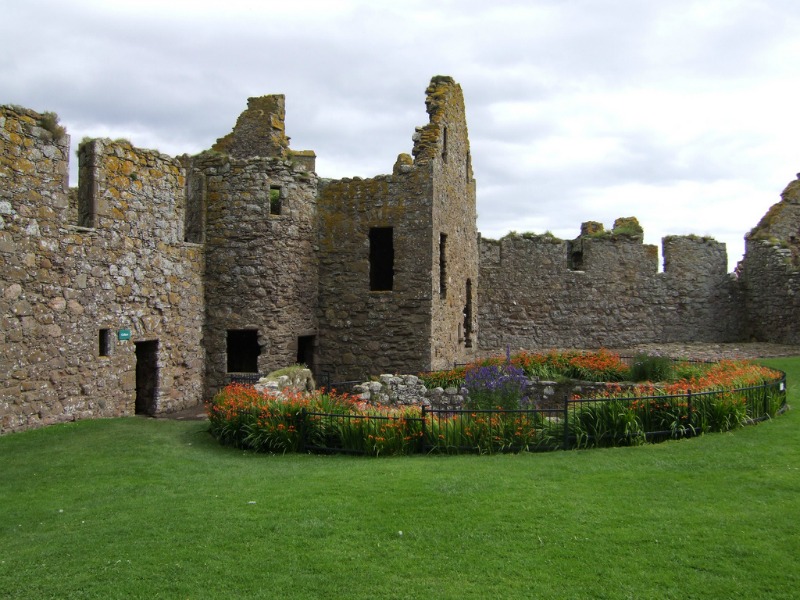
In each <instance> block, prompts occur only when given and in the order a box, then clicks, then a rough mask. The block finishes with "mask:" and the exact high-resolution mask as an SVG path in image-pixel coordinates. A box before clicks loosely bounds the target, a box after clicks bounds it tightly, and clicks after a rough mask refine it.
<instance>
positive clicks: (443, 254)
mask: <svg viewBox="0 0 800 600" xmlns="http://www.w3.org/2000/svg"><path fill="white" fill-rule="evenodd" d="M439 295H440V296H441V297H442V298H446V297H447V234H446V233H440V234H439Z"/></svg>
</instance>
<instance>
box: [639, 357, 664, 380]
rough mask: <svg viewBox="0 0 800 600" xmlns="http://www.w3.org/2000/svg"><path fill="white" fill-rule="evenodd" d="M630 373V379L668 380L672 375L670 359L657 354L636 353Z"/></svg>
mask: <svg viewBox="0 0 800 600" xmlns="http://www.w3.org/2000/svg"><path fill="white" fill-rule="evenodd" d="M630 374H631V381H668V380H670V379H671V377H672V360H671V359H670V358H669V357H668V356H660V355H658V354H637V355H636V356H635V357H634V358H633V366H632V367H631V371H630Z"/></svg>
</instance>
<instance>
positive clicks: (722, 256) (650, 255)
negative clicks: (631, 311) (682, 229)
mask: <svg viewBox="0 0 800 600" xmlns="http://www.w3.org/2000/svg"><path fill="white" fill-rule="evenodd" d="M631 227H632V229H631ZM643 233H644V232H643V231H642V229H641V227H639V225H638V221H637V220H636V219H635V217H628V218H625V219H617V221H616V222H615V227H614V228H613V229H611V230H606V229H605V228H604V227H603V224H602V223H597V222H594V221H590V222H586V223H582V224H581V234H580V235H579V236H578V237H577V238H575V239H574V240H569V241H568V240H561V239H559V238H557V237H555V236H554V235H552V234H550V233H545V234H534V233H523V234H518V233H510V234H508V235H506V236H505V237H503V238H501V239H500V240H492V239H488V238H482V239H481V262H482V265H485V266H486V267H487V268H490V267H493V268H515V266H520V265H524V266H525V268H527V269H530V270H532V271H535V272H538V273H566V272H576V273H585V274H586V275H589V276H602V277H611V278H615V277H651V276H656V275H657V274H658V248H657V247H656V246H654V245H651V244H644V243H643V238H644V235H643ZM662 252H663V256H664V274H665V275H667V276H669V277H670V278H674V279H681V278H693V279H696V278H697V277H701V276H703V275H704V274H705V275H706V276H708V277H711V278H714V279H716V278H719V277H720V276H724V275H725V274H726V268H727V251H726V247H725V244H724V243H721V242H717V241H716V240H714V239H712V238H708V237H700V236H696V235H683V236H677V235H673V236H666V237H664V238H663V240H662Z"/></svg>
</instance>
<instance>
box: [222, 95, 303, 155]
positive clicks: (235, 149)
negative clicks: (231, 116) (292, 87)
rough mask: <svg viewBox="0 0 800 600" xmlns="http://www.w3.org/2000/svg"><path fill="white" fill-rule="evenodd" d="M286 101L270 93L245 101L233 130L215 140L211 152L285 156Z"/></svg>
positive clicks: (287, 142)
mask: <svg viewBox="0 0 800 600" xmlns="http://www.w3.org/2000/svg"><path fill="white" fill-rule="evenodd" d="M285 119H286V98H285V96H284V95H283V94H272V95H268V96H259V97H255V98H248V99H247V110H245V111H244V112H243V113H242V114H241V115H239V118H238V119H237V120H236V125H235V126H234V128H233V131H231V133H229V134H228V135H226V136H225V137H222V138H219V139H218V140H217V143H216V144H214V145H213V146H212V147H211V149H212V150H214V151H216V152H224V153H226V154H230V155H231V156H233V157H235V158H252V157H255V156H263V157H281V158H283V157H286V156H287V154H288V153H289V138H288V137H286V126H285V124H284V121H285Z"/></svg>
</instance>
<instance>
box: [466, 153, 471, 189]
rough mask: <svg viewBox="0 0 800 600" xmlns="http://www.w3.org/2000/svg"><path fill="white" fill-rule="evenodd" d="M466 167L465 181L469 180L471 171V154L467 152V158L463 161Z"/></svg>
mask: <svg viewBox="0 0 800 600" xmlns="http://www.w3.org/2000/svg"><path fill="white" fill-rule="evenodd" d="M464 164H465V167H466V176H467V182H469V181H470V180H471V177H470V173H471V172H472V156H471V155H470V153H469V152H467V160H466V162H465V163H464Z"/></svg>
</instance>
